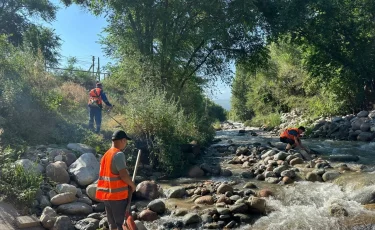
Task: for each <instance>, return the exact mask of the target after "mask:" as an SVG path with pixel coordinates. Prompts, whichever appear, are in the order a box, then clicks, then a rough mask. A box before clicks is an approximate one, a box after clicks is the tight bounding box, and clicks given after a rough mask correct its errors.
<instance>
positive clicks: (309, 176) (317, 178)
mask: <svg viewBox="0 0 375 230" xmlns="http://www.w3.org/2000/svg"><path fill="white" fill-rule="evenodd" d="M306 180H307V181H311V182H315V181H320V182H321V181H322V178H321V177H320V176H319V175H318V174H316V173H313V172H308V173H307V174H306Z"/></svg>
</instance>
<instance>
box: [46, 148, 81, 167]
mask: <svg viewBox="0 0 375 230" xmlns="http://www.w3.org/2000/svg"><path fill="white" fill-rule="evenodd" d="M57 156H61V160H62V161H64V162H65V163H66V165H67V166H68V167H69V166H70V165H71V164H73V162H74V161H76V160H77V157H76V155H75V154H74V153H72V152H71V151H70V150H67V149H52V150H50V151H48V158H49V160H50V161H53V160H54V159H56V157H57Z"/></svg>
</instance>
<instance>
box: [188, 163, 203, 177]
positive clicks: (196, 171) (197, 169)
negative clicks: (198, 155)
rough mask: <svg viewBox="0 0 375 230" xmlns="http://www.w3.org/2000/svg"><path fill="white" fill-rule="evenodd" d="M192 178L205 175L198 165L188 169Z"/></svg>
mask: <svg viewBox="0 0 375 230" xmlns="http://www.w3.org/2000/svg"><path fill="white" fill-rule="evenodd" d="M188 176H189V177H190V178H199V177H203V176H204V171H203V170H202V169H201V168H200V167H199V166H197V165H195V166H193V167H191V168H190V169H189V171H188Z"/></svg>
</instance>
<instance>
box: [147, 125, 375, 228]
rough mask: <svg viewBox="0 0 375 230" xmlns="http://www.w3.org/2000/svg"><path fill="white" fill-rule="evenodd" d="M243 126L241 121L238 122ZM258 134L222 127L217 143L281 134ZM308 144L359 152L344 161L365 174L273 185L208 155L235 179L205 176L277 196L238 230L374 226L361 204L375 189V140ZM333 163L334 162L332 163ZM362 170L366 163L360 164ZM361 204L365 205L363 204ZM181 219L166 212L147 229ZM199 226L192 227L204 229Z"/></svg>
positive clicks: (332, 151) (325, 151)
mask: <svg viewBox="0 0 375 230" xmlns="http://www.w3.org/2000/svg"><path fill="white" fill-rule="evenodd" d="M237 125H240V124H237ZM255 131H256V132H257V133H258V136H251V135H250V134H246V135H244V136H239V135H238V130H229V131H218V132H217V136H216V138H220V139H221V142H219V143H218V144H223V145H226V144H228V140H230V142H231V143H233V144H237V145H238V144H243V145H249V144H252V143H255V142H258V143H261V144H263V145H266V143H267V142H277V141H278V137H272V136H270V135H269V134H268V133H265V132H260V131H258V130H255ZM303 143H304V144H306V145H307V146H308V147H310V148H312V149H314V150H316V151H318V152H319V153H321V154H322V155H323V156H328V155H355V156H358V157H359V161H357V162H345V163H346V164H347V165H348V166H349V167H351V168H353V169H356V168H358V169H359V168H360V166H361V165H365V166H366V170H363V171H361V172H358V171H354V172H346V173H343V174H342V175H341V176H340V177H339V178H338V179H336V180H334V181H333V182H324V183H318V182H315V183H312V182H306V181H301V182H296V183H294V184H291V185H287V186H281V185H270V184H266V183H265V182H259V181H256V180H254V179H243V178H241V177H240V173H241V172H242V171H243V169H241V166H238V165H227V164H225V163H223V161H224V160H226V159H230V158H231V157H232V156H227V157H225V156H224V157H217V156H215V155H209V154H208V156H207V157H206V158H205V160H206V161H218V162H220V164H221V166H222V167H230V169H231V170H232V171H233V176H232V177H231V178H229V179H228V178H222V177H211V178H206V179H207V180H213V181H228V180H235V181H237V182H238V184H237V185H236V186H237V187H238V188H242V186H243V185H244V183H246V182H249V181H251V182H254V183H256V184H257V185H259V187H261V188H272V190H274V191H275V196H274V197H271V198H267V207H268V209H269V210H272V211H271V212H270V213H269V214H268V215H267V216H263V217H261V218H259V219H257V220H256V221H255V223H253V224H252V225H241V227H240V228H239V229H270V230H284V229H285V230H287V229H311V230H313V229H314V230H315V229H316V230H321V229H353V230H360V229H364V230H370V229H371V230H375V209H374V210H372V211H370V210H367V209H365V208H364V206H363V205H362V204H365V203H368V202H369V200H371V199H374V197H371V196H372V194H374V192H375V143H374V142H372V143H363V142H348V141H332V140H315V139H314V140H308V139H307V140H303ZM333 165H334V164H333ZM362 168H363V166H362ZM193 182H196V180H191V179H187V178H179V179H177V180H173V181H164V182H161V183H162V186H163V187H164V188H167V187H169V186H175V185H178V184H185V183H193ZM166 203H167V207H168V208H169V209H170V210H173V209H174V208H175V207H176V206H177V207H179V208H181V207H183V208H187V209H191V207H193V206H194V203H193V202H192V201H190V200H180V199H178V200H176V199H174V200H166ZM361 203H362V204H361ZM334 205H336V206H339V207H342V208H344V209H345V210H346V211H347V216H346V217H332V216H331V215H330V207H331V206H334ZM178 219H179V218H178V217H172V216H164V217H162V218H161V219H160V220H158V221H157V222H154V223H152V224H150V225H148V226H147V227H148V228H150V229H158V227H159V226H161V224H162V223H163V222H166V221H171V220H174V221H175V220H178ZM201 228H202V227H201V226H197V227H195V228H192V229H201Z"/></svg>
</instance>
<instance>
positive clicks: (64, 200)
mask: <svg viewBox="0 0 375 230" xmlns="http://www.w3.org/2000/svg"><path fill="white" fill-rule="evenodd" d="M76 200H77V198H76V195H75V194H73V193H70V192H65V193H61V194H57V195H56V196H54V197H52V199H51V203H52V204H53V205H61V204H68V203H72V202H74V201H76Z"/></svg>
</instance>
